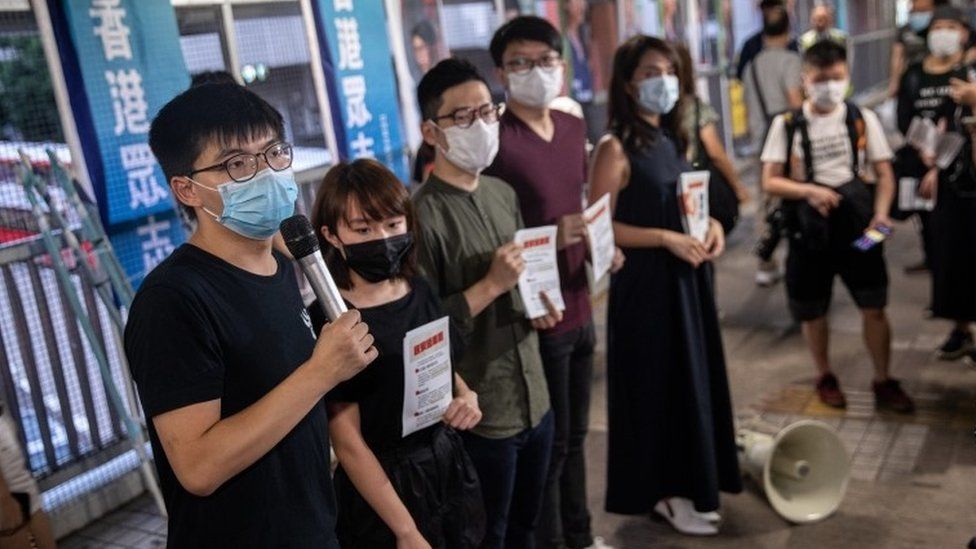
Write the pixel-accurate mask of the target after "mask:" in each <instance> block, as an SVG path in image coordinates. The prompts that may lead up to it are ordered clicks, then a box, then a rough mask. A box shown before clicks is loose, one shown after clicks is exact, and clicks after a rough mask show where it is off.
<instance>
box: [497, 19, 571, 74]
mask: <svg viewBox="0 0 976 549" xmlns="http://www.w3.org/2000/svg"><path fill="white" fill-rule="evenodd" d="M522 41H526V42H542V43H543V44H545V45H547V46H549V47H550V48H552V49H553V50H555V51H562V49H563V37H562V35H560V34H559V31H558V30H556V27H554V26H552V23H550V22H549V21H546V20H545V19H543V18H541V17H536V16H534V15H522V16H519V17H516V18H514V19H512V20H511V21H509V22H507V23H505V24H504V25H502V26H501V27H498V30H496V31H495V35H494V36H492V37H491V45H490V46H488V50H489V51H491V59H492V61H494V62H495V66H496V67H501V66H502V56H503V55H505V48H507V47H508V45H509V44H511V43H512V42H522Z"/></svg>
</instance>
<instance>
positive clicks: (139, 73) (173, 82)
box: [52, 0, 190, 283]
mask: <svg viewBox="0 0 976 549" xmlns="http://www.w3.org/2000/svg"><path fill="white" fill-rule="evenodd" d="M58 7H60V8H61V9H60V10H58V11H57V12H55V10H53V9H52V19H53V20H54V21H53V22H54V23H55V30H56V34H57V35H58V36H57V37H58V39H59V49H60V50H61V57H62V62H63V63H64V65H65V80H66V82H67V84H68V89H69V94H70V95H71V99H72V108H73V110H74V112H75V118H76V121H77V122H78V129H79V134H80V136H81V139H82V143H83V149H84V152H85V161H86V163H87V165H88V166H89V172H90V175H91V181H92V185H93V187H94V190H95V195H96V198H97V200H98V204H99V210H100V213H101V216H102V220H103V223H104V225H105V227H106V228H107V230H108V232H109V236H110V238H111V240H112V241H113V243H116V244H117V248H118V249H119V255H120V259H121V261H122V264H123V265H124V266H125V268H126V270H127V271H128V273H129V276H130V277H131V278H132V279H133V282H134V283H138V282H140V281H141V279H142V278H143V277H144V276H145V274H146V273H147V272H148V271H149V270H151V269H152V268H153V267H155V266H156V265H157V264H158V263H159V262H160V261H161V260H162V259H164V258H165V257H166V256H167V255H169V252H171V251H172V250H173V249H174V248H175V247H176V245H178V244H179V243H181V242H182V241H183V240H184V239H185V235H184V234H183V231H182V230H179V229H180V222H179V219H178V217H177V215H176V211H175V209H174V207H175V202H174V201H173V198H172V197H171V196H170V189H169V183H168V181H167V180H166V177H165V176H164V175H163V172H162V170H161V169H160V167H159V164H158V163H157V162H156V158H155V157H154V156H153V154H152V151H151V150H150V149H149V143H148V138H149V125H150V123H151V122H152V119H153V118H154V117H155V115H156V113H157V112H158V111H159V109H160V108H162V106H163V105H165V104H166V103H167V102H168V101H169V100H170V99H172V98H173V97H174V96H176V95H177V94H179V93H180V92H182V91H184V90H185V89H186V88H187V87H188V86H189V83H190V78H189V74H188V73H187V69H186V65H185V63H184V61H183V53H182V50H181V49H180V36H179V29H178V27H177V24H176V14H175V11H174V9H173V6H172V3H171V2H170V0H62V1H61V2H60V4H59V6H58ZM59 31H60V32H59ZM122 250H129V252H126V253H124V252H123V251H122Z"/></svg>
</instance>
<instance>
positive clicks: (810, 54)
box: [803, 40, 847, 69]
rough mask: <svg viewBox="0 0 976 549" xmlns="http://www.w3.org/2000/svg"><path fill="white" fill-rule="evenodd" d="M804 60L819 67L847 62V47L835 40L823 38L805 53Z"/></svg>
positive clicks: (824, 67)
mask: <svg viewBox="0 0 976 549" xmlns="http://www.w3.org/2000/svg"><path fill="white" fill-rule="evenodd" d="M803 62H804V63H805V64H807V65H810V66H811V67H815V68H818V69H826V68H828V67H833V66H834V65H836V64H837V63H847V48H845V47H844V46H842V45H840V44H838V43H837V42H834V41H833V40H821V41H819V42H817V43H816V44H814V45H812V46H810V47H809V48H808V49H807V51H806V52H804V53H803Z"/></svg>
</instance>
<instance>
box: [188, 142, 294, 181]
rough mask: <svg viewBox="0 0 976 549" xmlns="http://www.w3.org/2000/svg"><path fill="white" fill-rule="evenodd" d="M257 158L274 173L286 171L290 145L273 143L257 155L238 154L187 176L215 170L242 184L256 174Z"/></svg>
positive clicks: (290, 152) (289, 158)
mask: <svg viewBox="0 0 976 549" xmlns="http://www.w3.org/2000/svg"><path fill="white" fill-rule="evenodd" d="M258 158H262V159H264V162H265V163H266V164H267V165H268V167H269V168H271V169H272V170H274V171H276V172H280V171H282V170H287V169H288V168H290V167H291V162H292V147H291V143H275V144H274V145H271V146H270V147H268V148H267V149H265V150H264V152H260V153H258V154H251V153H240V154H235V155H234V156H232V157H230V158H228V159H227V160H224V161H223V162H221V163H219V164H214V165H213V166H207V167H206V168H200V169H199V170H193V171H192V172H190V173H189V174H187V175H188V176H191V177H192V176H194V175H196V174H198V173H200V172H213V171H217V170H224V171H226V172H227V175H229V176H230V178H231V179H233V180H234V181H237V182H238V183H243V182H244V181H248V180H250V179H253V178H254V176H255V175H257V173H258V171H259V170H258V166H259V165H260V164H259V163H258Z"/></svg>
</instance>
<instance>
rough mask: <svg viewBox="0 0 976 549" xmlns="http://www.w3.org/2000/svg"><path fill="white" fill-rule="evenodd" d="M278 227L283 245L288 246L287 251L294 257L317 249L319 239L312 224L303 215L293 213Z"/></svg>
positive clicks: (301, 256) (299, 256) (311, 252)
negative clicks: (283, 241)
mask: <svg viewBox="0 0 976 549" xmlns="http://www.w3.org/2000/svg"><path fill="white" fill-rule="evenodd" d="M278 228H279V229H280V230H281V236H282V238H283V239H284V240H285V246H287V247H288V251H289V252H291V255H292V257H294V258H295V259H301V258H303V257H305V256H308V255H311V254H313V253H315V252H317V251H319V239H318V238H317V237H316V236H315V230H314V229H312V224H311V223H310V222H309V221H308V218H307V217H305V216H304V215H301V214H298V215H293V216H291V217H289V218H288V219H286V220H284V221H282V222H281V225H279V226H278Z"/></svg>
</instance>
